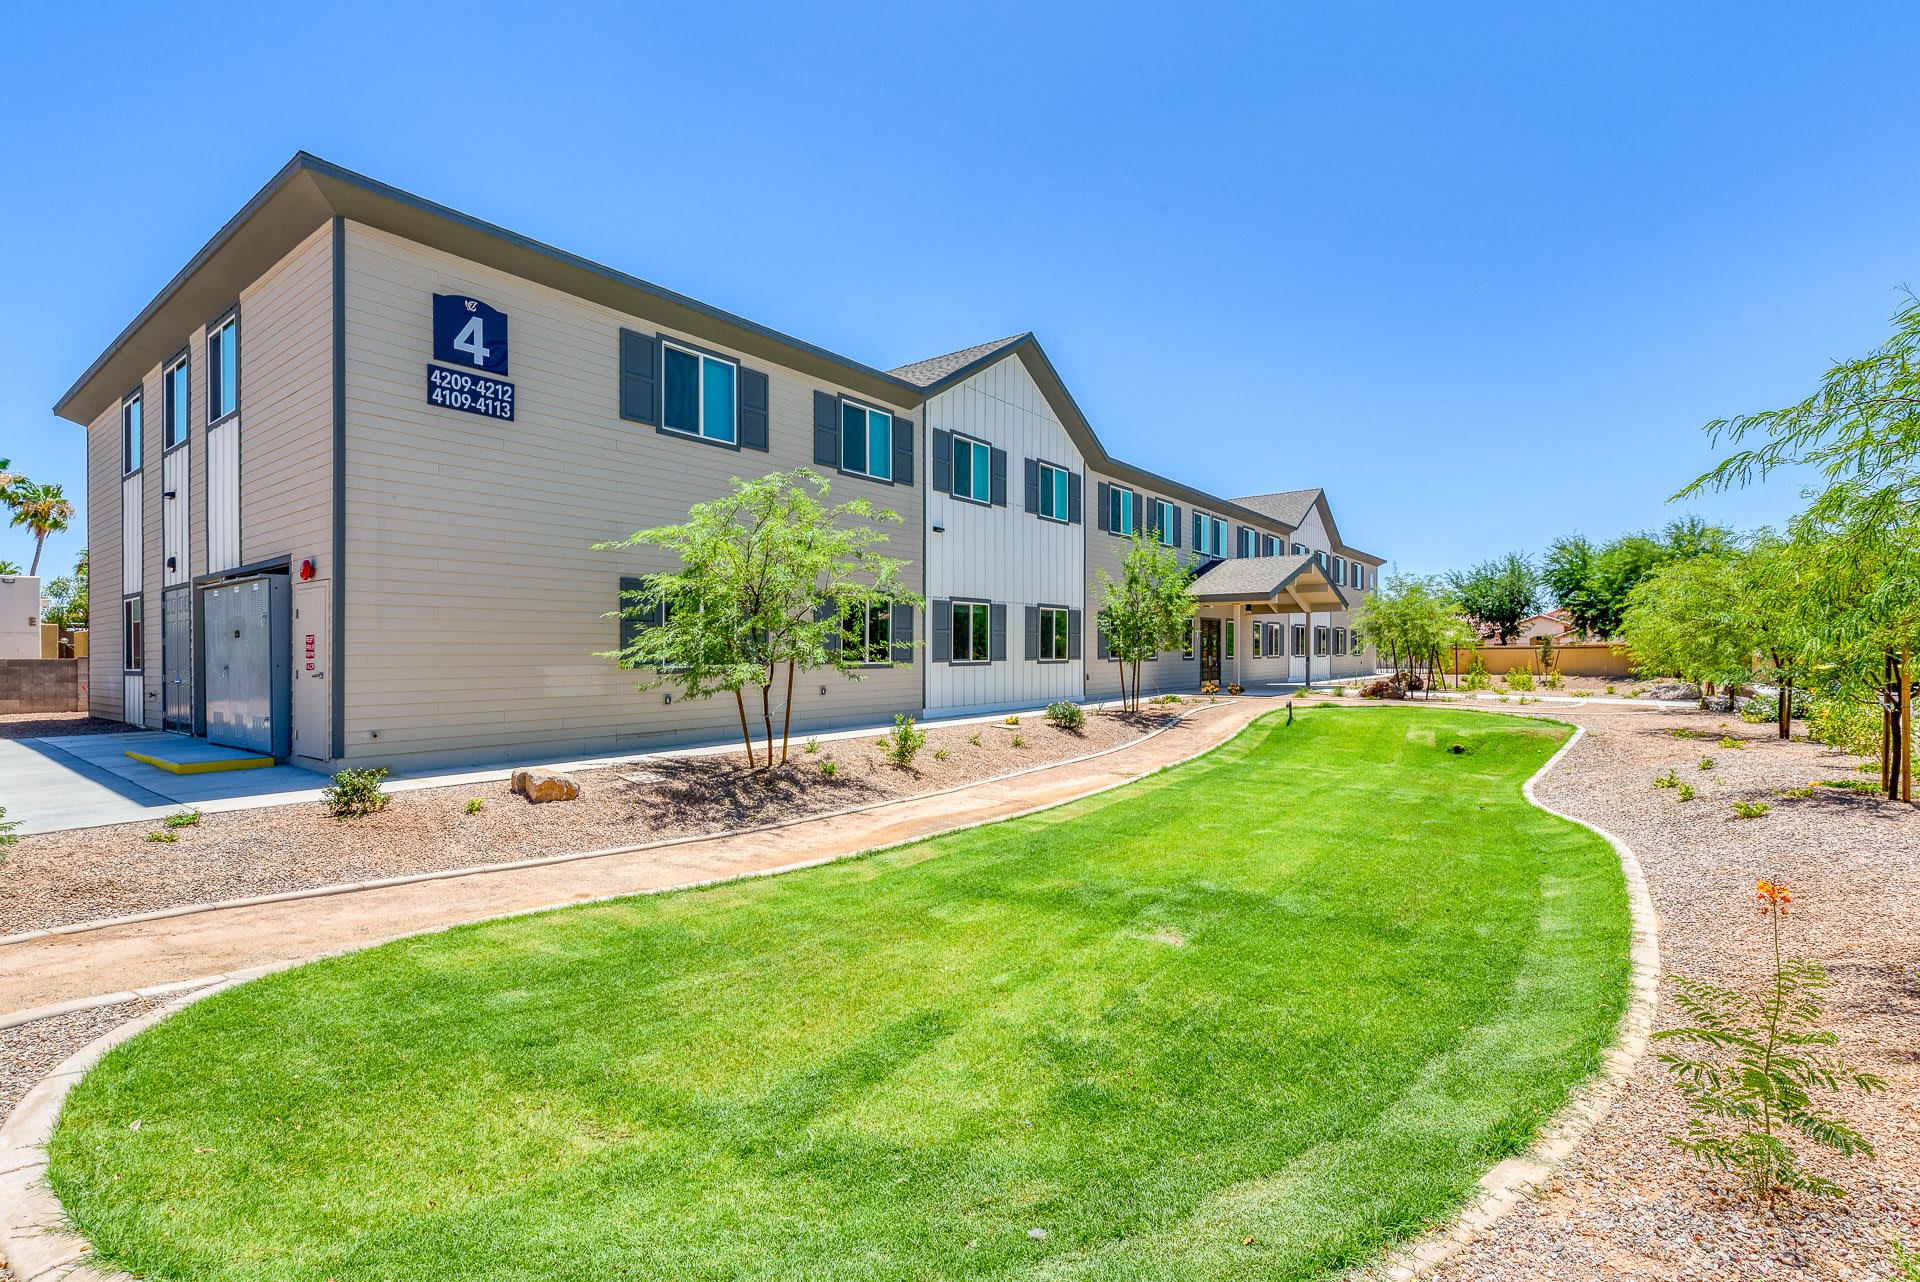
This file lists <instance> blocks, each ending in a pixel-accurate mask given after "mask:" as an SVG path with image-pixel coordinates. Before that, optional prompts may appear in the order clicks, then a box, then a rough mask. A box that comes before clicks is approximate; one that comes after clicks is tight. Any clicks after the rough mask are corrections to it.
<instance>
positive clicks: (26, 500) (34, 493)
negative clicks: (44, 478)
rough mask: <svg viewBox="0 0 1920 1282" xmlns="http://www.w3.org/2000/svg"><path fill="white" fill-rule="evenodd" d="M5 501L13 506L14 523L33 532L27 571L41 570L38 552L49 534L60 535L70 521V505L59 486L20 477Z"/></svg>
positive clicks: (37, 571)
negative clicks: (29, 562)
mask: <svg viewBox="0 0 1920 1282" xmlns="http://www.w3.org/2000/svg"><path fill="white" fill-rule="evenodd" d="M6 504H7V506H8V507H10V508H12V509H13V524H14V525H24V526H26V527H27V529H28V530H29V531H30V532H31V533H32V534H33V565H32V566H31V567H30V568H29V569H28V570H27V573H28V574H38V573H40V551H41V549H42V548H44V547H46V545H47V536H48V535H49V534H59V533H61V532H62V531H64V530H65V529H66V528H67V523H68V522H69V521H71V520H73V504H72V503H71V502H69V501H68V499H67V496H66V495H65V493H63V492H62V491H61V489H60V487H59V486H58V485H37V484H35V483H34V482H32V481H27V480H21V481H19V482H17V483H16V484H14V485H13V486H12V487H11V488H9V489H8V491H7V497H6Z"/></svg>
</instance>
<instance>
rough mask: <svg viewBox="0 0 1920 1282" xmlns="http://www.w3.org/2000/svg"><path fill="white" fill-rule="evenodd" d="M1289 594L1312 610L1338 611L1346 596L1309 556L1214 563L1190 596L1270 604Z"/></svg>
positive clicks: (1203, 570)
mask: <svg viewBox="0 0 1920 1282" xmlns="http://www.w3.org/2000/svg"><path fill="white" fill-rule="evenodd" d="M1288 593H1291V595H1293V596H1295V597H1296V598H1298V599H1299V601H1300V602H1301V603H1302V604H1305V605H1307V606H1309V607H1310V608H1312V609H1315V610H1339V609H1344V608H1345V607H1346V606H1347V604H1348V602H1347V596H1346V593H1344V592H1342V591H1341V590H1340V589H1339V588H1338V587H1336V586H1334V584H1333V581H1332V580H1331V579H1329V578H1327V575H1326V572H1325V571H1324V570H1322V569H1321V568H1320V562H1319V560H1318V559H1317V558H1316V557H1315V556H1314V555H1313V553H1311V552H1303V553H1301V554H1300V555H1299V556H1244V557H1232V558H1229V559H1227V560H1224V561H1214V562H1211V563H1209V564H1207V565H1205V566H1203V567H1202V568H1201V570H1200V573H1199V574H1198V575H1197V576H1195V578H1194V580H1193V595H1194V596H1195V597H1196V598H1197V599H1199V600H1201V601H1271V600H1273V599H1274V598H1275V597H1278V596H1281V595H1283V594H1288Z"/></svg>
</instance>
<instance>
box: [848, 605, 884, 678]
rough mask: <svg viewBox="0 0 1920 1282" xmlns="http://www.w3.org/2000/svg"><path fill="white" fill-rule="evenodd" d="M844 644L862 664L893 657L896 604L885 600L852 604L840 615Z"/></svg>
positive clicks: (881, 661) (880, 661) (878, 661)
mask: <svg viewBox="0 0 1920 1282" xmlns="http://www.w3.org/2000/svg"><path fill="white" fill-rule="evenodd" d="M840 644H841V646H842V647H843V648H844V649H846V650H847V651H848V652H850V653H852V654H853V655H855V656H857V657H858V658H859V660H860V662H862V663H889V662H891V661H892V659H893V607H892V606H891V605H889V604H888V603H887V602H885V601H875V602H871V603H869V604H866V605H856V606H850V607H849V608H848V609H847V612H846V613H845V614H844V615H842V616H841V640H840Z"/></svg>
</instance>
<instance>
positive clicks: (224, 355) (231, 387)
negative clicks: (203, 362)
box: [207, 316, 240, 423]
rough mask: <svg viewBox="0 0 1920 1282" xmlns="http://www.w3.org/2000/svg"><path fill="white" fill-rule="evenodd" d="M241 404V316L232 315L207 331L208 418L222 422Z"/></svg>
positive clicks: (210, 421) (214, 421)
mask: <svg viewBox="0 0 1920 1282" xmlns="http://www.w3.org/2000/svg"><path fill="white" fill-rule="evenodd" d="M239 408H240V318H239V317H238V316H229V317H227V318H226V319H225V320H223V321H221V322H220V323H219V324H218V325H216V326H214V327H213V328H212V329H210V330H208V331H207V422H208V423H218V422H219V421H220V420H221V419H223V418H225V417H227V415H229V414H232V413H235V412H236V411H238V410H239Z"/></svg>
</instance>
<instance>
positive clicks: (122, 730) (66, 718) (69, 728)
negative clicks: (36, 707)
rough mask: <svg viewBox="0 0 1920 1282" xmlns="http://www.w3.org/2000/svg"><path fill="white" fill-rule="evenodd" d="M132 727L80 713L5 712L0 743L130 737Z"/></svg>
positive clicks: (1, 725) (2, 717)
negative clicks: (50, 738)
mask: <svg viewBox="0 0 1920 1282" xmlns="http://www.w3.org/2000/svg"><path fill="white" fill-rule="evenodd" d="M134 729H135V727H133V726H130V725H126V724H124V723H123V722H119V721H102V720H101V719H100V718H98V717H90V716H88V715H87V714H86V713H84V712H9V713H5V714H3V715H0V739H38V738H41V737H42V736H44V735H57V734H131V733H133V731H134Z"/></svg>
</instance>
